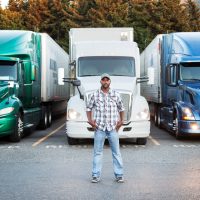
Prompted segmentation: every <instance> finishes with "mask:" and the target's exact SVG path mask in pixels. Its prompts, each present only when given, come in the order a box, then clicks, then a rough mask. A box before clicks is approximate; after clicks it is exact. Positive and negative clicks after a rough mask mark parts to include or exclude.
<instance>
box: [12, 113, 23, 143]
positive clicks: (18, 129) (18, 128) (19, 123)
mask: <svg viewBox="0 0 200 200" xmlns="http://www.w3.org/2000/svg"><path fill="white" fill-rule="evenodd" d="M23 131H24V123H23V118H22V116H21V114H18V115H17V119H16V125H15V129H14V132H13V134H12V135H10V141H12V142H19V141H20V140H21V137H22V135H23Z"/></svg>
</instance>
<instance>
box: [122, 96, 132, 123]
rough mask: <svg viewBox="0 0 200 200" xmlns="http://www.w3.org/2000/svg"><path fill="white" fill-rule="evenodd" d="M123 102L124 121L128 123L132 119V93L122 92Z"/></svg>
mask: <svg viewBox="0 0 200 200" xmlns="http://www.w3.org/2000/svg"><path fill="white" fill-rule="evenodd" d="M120 95H121V98H122V101H123V104H124V108H125V111H124V121H125V123H127V122H128V121H129V120H130V117H131V115H130V113H131V112H130V111H131V94H124V93H120Z"/></svg>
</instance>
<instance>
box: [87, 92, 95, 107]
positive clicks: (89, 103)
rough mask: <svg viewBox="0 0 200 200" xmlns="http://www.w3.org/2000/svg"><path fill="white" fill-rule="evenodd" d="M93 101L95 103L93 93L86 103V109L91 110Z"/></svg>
mask: <svg viewBox="0 0 200 200" xmlns="http://www.w3.org/2000/svg"><path fill="white" fill-rule="evenodd" d="M94 103H95V99H94V94H93V95H92V96H91V97H90V99H89V100H88V101H87V103H86V111H92V108H93V107H94Z"/></svg>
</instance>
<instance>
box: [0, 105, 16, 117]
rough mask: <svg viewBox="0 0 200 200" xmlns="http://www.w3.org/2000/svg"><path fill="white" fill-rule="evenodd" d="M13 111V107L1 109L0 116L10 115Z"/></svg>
mask: <svg viewBox="0 0 200 200" xmlns="http://www.w3.org/2000/svg"><path fill="white" fill-rule="evenodd" d="M13 110H14V108H13V107H8V108H3V109H1V110H0V115H6V114H9V113H11V112H12V111H13Z"/></svg>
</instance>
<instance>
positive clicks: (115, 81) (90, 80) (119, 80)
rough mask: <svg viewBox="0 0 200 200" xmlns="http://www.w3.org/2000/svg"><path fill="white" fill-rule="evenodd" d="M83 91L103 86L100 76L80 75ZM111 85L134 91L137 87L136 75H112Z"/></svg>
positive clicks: (117, 88) (120, 89)
mask: <svg viewBox="0 0 200 200" xmlns="http://www.w3.org/2000/svg"><path fill="white" fill-rule="evenodd" d="M79 80H80V81H81V90H82V92H83V93H87V92H91V91H95V90H97V89H99V88H100V87H101V84H100V80H101V77H100V76H92V77H79ZM110 87H111V88H112V89H115V90H119V91H129V92H130V91H131V92H133V91H134V90H135V87H136V77H125V76H111V84H110Z"/></svg>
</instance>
